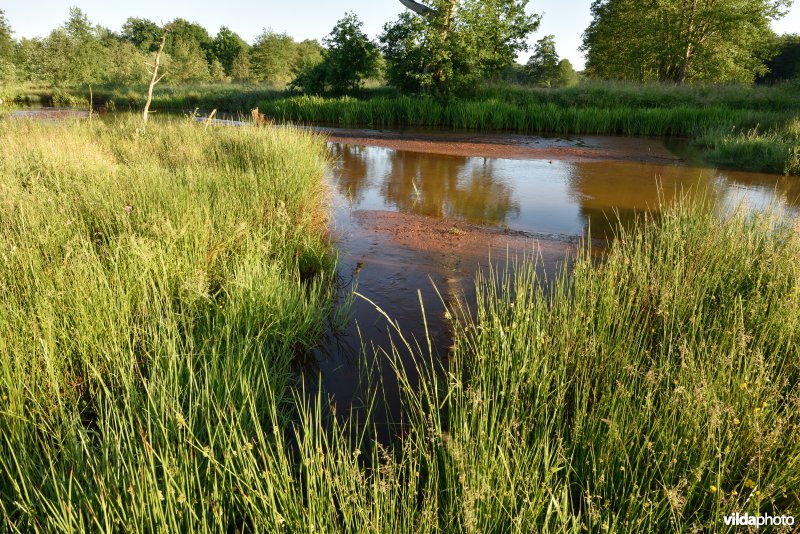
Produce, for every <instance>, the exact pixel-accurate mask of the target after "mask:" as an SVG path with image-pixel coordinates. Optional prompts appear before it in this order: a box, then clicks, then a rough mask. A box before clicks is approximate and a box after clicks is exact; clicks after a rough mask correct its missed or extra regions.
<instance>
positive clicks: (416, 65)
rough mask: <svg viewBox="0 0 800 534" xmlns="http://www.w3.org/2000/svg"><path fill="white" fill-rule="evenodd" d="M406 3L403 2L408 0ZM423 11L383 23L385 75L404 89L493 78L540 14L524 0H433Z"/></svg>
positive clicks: (445, 90)
mask: <svg viewBox="0 0 800 534" xmlns="http://www.w3.org/2000/svg"><path fill="white" fill-rule="evenodd" d="M406 4H407V2H406ZM427 4H429V5H427V6H426V5H422V6H420V5H418V6H417V10H418V11H421V12H422V13H424V15H421V16H415V15H411V14H410V13H404V14H402V15H401V16H400V18H399V19H398V20H397V21H395V22H392V23H389V24H387V25H386V26H385V27H384V33H383V35H382V36H381V38H380V39H381V48H382V51H383V55H384V57H385V58H386V78H387V80H388V82H389V84H390V85H392V86H394V87H397V88H398V89H400V90H401V91H403V92H405V93H409V92H411V93H420V92H424V93H433V94H435V95H438V96H439V97H449V96H452V95H457V94H459V93H461V92H463V91H464V90H468V89H469V88H470V87H473V86H474V85H475V84H476V83H479V82H481V81H483V80H487V79H491V78H492V77H494V76H496V75H498V74H499V73H501V72H502V71H503V70H504V69H506V68H507V67H509V66H510V65H512V64H513V63H514V60H515V58H516V56H517V54H518V53H520V52H524V51H526V50H527V49H528V44H527V38H528V36H529V35H530V34H531V33H532V32H534V31H535V30H536V28H538V26H539V21H540V17H539V16H538V15H529V14H527V12H526V11H525V8H526V6H527V5H528V0H431V1H430V2H428V3H427Z"/></svg>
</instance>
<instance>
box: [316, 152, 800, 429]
mask: <svg viewBox="0 0 800 534" xmlns="http://www.w3.org/2000/svg"><path fill="white" fill-rule="evenodd" d="M473 137H474V136H473ZM487 137H489V136H487ZM615 142H616V143H618V144H619V145H620V146H623V147H624V146H630V142H629V141H627V140H625V139H619V140H615V138H607V140H606V143H608V144H611V145H613V144H614V143H615ZM647 142H648V143H651V144H653V145H657V146H654V148H655V149H657V150H666V147H665V145H664V143H663V142H662V141H659V140H647ZM329 146H330V149H331V152H332V154H333V155H334V157H335V161H336V163H335V165H334V167H333V169H332V171H331V183H332V184H333V189H334V192H335V194H334V206H333V223H332V233H333V236H334V239H335V242H336V244H337V247H338V249H339V254H340V263H339V275H340V277H341V280H342V284H343V286H344V287H343V294H345V293H347V292H348V291H349V290H350V288H351V287H352V286H353V285H355V286H356V289H357V291H358V293H359V294H361V295H363V296H364V297H366V298H367V299H369V300H371V301H372V302H373V303H374V305H373V304H372V303H370V302H368V301H367V300H365V299H362V298H357V299H356V300H355V302H353V305H352V310H351V311H352V320H351V321H350V322H349V324H348V326H347V327H346V328H345V329H344V331H343V332H340V333H339V334H338V335H336V336H330V337H329V338H328V339H327V340H326V342H325V344H324V346H323V347H321V348H320V349H319V350H318V351H317V354H316V357H317V358H316V359H317V362H318V365H319V369H318V371H319V372H320V373H321V374H320V376H321V378H322V384H323V388H324V390H325V391H326V392H327V393H329V394H331V395H332V396H333V398H334V400H335V403H336V405H337V406H338V407H339V411H340V412H341V411H342V408H344V409H346V408H347V407H348V406H355V407H358V406H361V405H364V404H367V403H368V402H369V395H368V392H369V391H371V390H370V388H369V387H367V386H366V385H365V384H366V383H368V382H371V383H373V384H374V383H375V382H376V381H378V380H382V382H383V385H384V387H385V390H386V398H385V399H380V402H379V405H381V404H383V403H385V404H383V405H382V406H381V407H386V408H388V412H389V413H390V414H392V417H391V419H392V421H393V424H394V425H397V424H398V423H399V422H400V420H401V419H402V411H401V407H400V401H399V400H398V397H397V386H396V384H395V381H394V380H393V379H392V377H393V376H394V373H393V371H392V368H391V364H390V361H389V359H388V358H386V357H385V356H379V357H378V358H375V357H374V356H373V354H374V350H373V348H377V349H384V350H388V347H389V346H390V343H389V338H390V336H391V337H394V338H395V339H397V333H396V332H395V331H394V329H393V328H392V327H390V326H389V325H388V324H387V321H386V319H385V318H384V317H383V316H382V315H381V314H380V313H379V312H378V311H377V310H376V308H375V305H377V306H379V307H380V308H381V309H382V310H383V311H384V312H385V313H386V314H388V316H390V317H391V318H392V319H393V320H394V321H396V323H397V324H398V325H399V327H400V328H401V329H402V331H403V333H404V334H405V335H406V336H407V337H408V338H414V339H417V340H418V341H419V344H420V346H422V347H424V348H425V347H427V341H426V329H425V324H424V322H423V315H422V311H421V302H422V303H423V304H424V308H425V315H426V319H427V332H428V333H429V335H430V337H431V341H432V346H433V350H434V352H435V354H436V356H437V357H439V358H446V355H447V350H448V347H449V346H450V345H451V339H450V334H449V330H448V325H447V321H446V320H445V318H444V311H445V310H444V306H443V304H442V302H441V300H442V298H444V299H445V300H450V299H454V298H466V299H467V301H470V300H471V299H472V298H474V285H473V284H474V277H475V273H476V271H477V270H478V269H479V268H485V267H486V266H487V265H488V264H489V254H490V250H489V248H488V246H487V247H486V249H485V253H484V254H483V257H481V255H480V254H479V255H477V256H476V255H475V254H469V255H468V256H463V255H459V254H458V253H457V252H456V253H454V252H452V251H451V250H448V249H447V247H443V248H442V250H438V249H437V246H436V243H430V242H428V243H424V242H420V243H419V244H418V245H419V246H417V244H414V243H411V244H408V243H398V242H397V240H396V239H394V238H393V235H392V233H391V232H385V231H384V232H382V231H375V230H374V229H373V228H370V227H368V226H367V225H365V224H363V221H364V217H363V215H364V213H365V212H385V211H390V212H399V213H403V214H410V215H415V216H423V217H432V218H437V219H445V218H446V219H452V220H454V221H466V222H471V223H478V224H480V225H485V226H486V227H488V228H497V229H504V230H506V231H511V232H517V231H521V232H525V233H526V234H529V235H530V247H531V248H530V250H533V247H534V246H535V243H538V244H539V245H540V249H541V256H542V259H543V264H542V269H541V270H542V271H544V272H543V273H542V274H547V276H549V277H551V279H552V276H553V275H554V274H555V272H556V270H558V269H560V268H561V267H562V266H563V261H564V259H565V257H566V254H567V251H568V250H571V249H574V248H575V246H576V244H577V243H578V242H579V240H580V237H581V236H582V235H585V234H586V233H587V232H589V231H590V232H591V236H592V237H593V238H596V239H604V238H606V237H607V236H609V235H610V233H611V232H612V230H613V228H614V226H615V225H616V224H617V222H616V221H617V220H619V221H621V222H622V223H623V224H625V223H629V222H630V221H631V220H633V218H634V217H636V215H637V213H641V212H642V211H643V210H654V211H657V210H658V209H659V206H662V205H669V204H670V203H672V202H674V201H675V200H676V199H677V198H678V197H679V196H681V195H687V196H689V197H692V196H700V195H705V196H706V197H708V198H709V199H710V200H711V201H712V202H713V203H715V204H716V205H717V206H719V207H720V208H723V209H724V208H728V207H733V206H735V205H737V204H738V203H741V202H745V203H747V204H748V205H749V206H751V207H752V208H755V209H761V208H766V207H767V206H774V207H777V208H779V209H783V210H786V211H787V213H788V214H789V215H796V214H797V213H798V212H800V179H797V178H792V177H783V176H778V175H770V174H758V173H747V172H738V171H725V170H717V169H710V168H703V167H699V166H692V165H688V164H686V163H684V162H673V163H669V164H652V163H639V162H635V161H630V162H629V161H593V162H569V161H557V160H549V159H547V160H514V159H497V158H495V159H493V158H474V157H459V156H443V155H435V154H430V153H419V152H408V151H402V150H394V149H390V148H381V147H374V146H356V145H349V144H341V143H329ZM631 156H632V159H634V160H635V159H636V157H637V156H638V155H637V154H632V155H631ZM411 219H412V220H413V218H411ZM420 220H421V221H422V222H421V223H420V224H422V225H424V224H425V221H430V219H426V218H422V219H420ZM589 229H590V230H589ZM445 239H446V238H445ZM424 240H425V236H424V235H423V236H422V238H421V239H420V241H424ZM530 250H529V251H530ZM492 255H493V259H492V262H493V263H495V264H500V265H501V266H503V265H505V261H506V251H505V250H493V251H492ZM434 286H435V287H434ZM437 289H438V293H437ZM440 294H441V297H440ZM362 343H363V345H365V346H366V350H363V349H364V347H363V346H362ZM404 363H405V365H406V368H410V367H412V362H411V358H410V357H408V356H407V357H406V358H404ZM370 366H374V367H372V368H371V370H368V371H365V367H370ZM365 377H366V378H367V379H368V380H366V382H365ZM382 413H383V411H382V410H381V414H382ZM377 419H378V421H379V422H382V423H388V421H387V420H386V418H383V417H382V416H381V415H379V416H378V417H377ZM386 428H387V429H391V428H396V427H390V426H388V425H387V426H386Z"/></svg>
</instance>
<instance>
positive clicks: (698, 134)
mask: <svg viewBox="0 0 800 534" xmlns="http://www.w3.org/2000/svg"><path fill="white" fill-rule="evenodd" d="M5 92H6V93H8V94H7V96H6V97H5V100H7V101H14V100H17V101H19V102H26V103H49V104H51V105H86V103H87V102H88V97H87V94H86V93H87V89H86V88H76V89H62V90H53V89H49V88H35V87H24V86H22V87H16V88H7V89H5ZM797 94H798V87H797V84H796V83H795V84H791V83H787V84H783V85H778V86H772V87H769V86H735V85H722V86H714V85H708V86H685V87H680V86H674V85H659V84H653V85H636V84H622V83H606V82H592V83H587V84H585V85H581V86H579V87H573V88H564V89H532V88H521V87H510V86H486V87H480V88H476V89H475V91H474V93H473V94H471V95H467V96H464V97H463V98H459V99H454V100H451V101H449V102H441V101H438V100H435V99H433V98H429V97H419V96H400V95H398V94H397V93H396V92H394V91H393V90H391V89H386V88H383V89H372V90H365V91H363V92H362V94H361V95H359V97H357V98H337V97H320V96H304V95H299V94H297V93H292V92H289V91H282V90H277V89H275V88H271V87H258V86H244V85H241V86H240V85H224V84H220V85H204V86H185V87H170V86H163V87H162V86H159V89H158V91H157V93H156V96H155V100H154V103H153V109H155V110H161V111H171V112H176V111H177V112H183V113H191V112H193V111H194V110H195V109H199V110H200V112H201V113H208V112H210V111H211V110H212V109H217V110H218V111H226V112H229V113H231V114H233V115H241V117H243V118H245V119H249V117H250V110H251V109H252V108H255V107H258V108H259V109H260V110H261V111H262V112H263V113H265V114H267V115H269V116H270V117H272V118H273V119H274V120H276V121H278V122H293V123H301V124H309V125H327V126H331V127H348V128H369V129H398V128H400V129H408V128H435V129H440V130H446V131H448V130H449V131H452V130H471V131H482V132H516V133H523V134H544V135H551V136H552V135H561V136H567V135H585V134H604V135H623V136H657V137H662V138H663V137H665V136H673V137H675V136H677V137H685V138H687V139H690V140H692V141H693V142H694V143H695V144H696V146H697V147H698V148H699V149H700V150H701V152H702V153H703V154H704V157H705V159H706V160H707V161H708V162H710V163H712V164H716V165H722V166H725V167H728V168H734V169H744V170H756V171H766V172H773V173H782V174H793V175H797V174H800V123H799V122H798V119H797V115H798V113H800V103H799V99H798V98H797ZM0 98H4V97H3V96H2V95H0ZM144 98H145V87H136V86H132V87H124V88H123V87H99V88H95V90H94V101H95V103H96V104H97V105H100V106H104V107H105V108H107V109H110V110H113V109H119V110H127V109H137V110H138V109H141V107H142V105H143V103H144Z"/></svg>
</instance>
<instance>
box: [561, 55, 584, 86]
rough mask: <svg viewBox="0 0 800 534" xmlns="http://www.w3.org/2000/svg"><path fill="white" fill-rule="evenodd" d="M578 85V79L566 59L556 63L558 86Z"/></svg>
mask: <svg viewBox="0 0 800 534" xmlns="http://www.w3.org/2000/svg"><path fill="white" fill-rule="evenodd" d="M579 83H580V77H579V76H578V73H577V72H575V68H574V67H573V66H572V63H570V61H569V60H568V59H562V60H561V61H559V62H558V86H559V87H574V86H576V85H578V84H579Z"/></svg>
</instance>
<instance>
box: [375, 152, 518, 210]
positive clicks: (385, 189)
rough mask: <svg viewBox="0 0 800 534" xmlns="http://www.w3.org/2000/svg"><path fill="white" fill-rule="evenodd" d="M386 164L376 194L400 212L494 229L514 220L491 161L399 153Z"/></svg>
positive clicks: (509, 198) (510, 201) (507, 190)
mask: <svg viewBox="0 0 800 534" xmlns="http://www.w3.org/2000/svg"><path fill="white" fill-rule="evenodd" d="M389 159H390V169H389V172H388V173H387V174H386V176H385V179H384V181H383V183H382V184H381V194H382V195H383V197H384V199H385V200H386V201H387V202H389V203H391V204H393V205H394V206H396V207H397V209H398V210H400V211H403V212H410V213H417V214H421V215H429V216H434V217H454V218H459V219H464V220H470V221H476V222H485V223H490V224H497V225H500V224H503V223H505V222H506V220H507V218H508V217H509V216H510V215H517V214H519V210H520V207H519V204H518V203H517V202H515V201H514V200H513V197H512V191H511V189H510V188H509V187H508V185H507V184H505V183H504V182H502V181H499V180H498V179H497V177H496V173H495V172H494V169H493V161H492V160H486V159H478V158H464V157H457V156H430V155H426V154H416V153H412V152H401V151H392V152H391V153H390V155H389Z"/></svg>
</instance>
